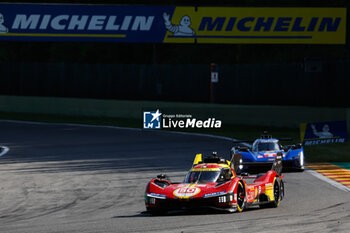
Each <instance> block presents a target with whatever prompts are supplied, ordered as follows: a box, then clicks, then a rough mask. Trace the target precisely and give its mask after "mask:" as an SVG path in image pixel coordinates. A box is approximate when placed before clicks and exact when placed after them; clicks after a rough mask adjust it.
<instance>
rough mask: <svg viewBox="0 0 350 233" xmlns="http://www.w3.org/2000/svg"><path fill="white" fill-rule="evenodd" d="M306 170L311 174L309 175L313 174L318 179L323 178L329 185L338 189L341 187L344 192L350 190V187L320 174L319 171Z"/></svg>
mask: <svg viewBox="0 0 350 233" xmlns="http://www.w3.org/2000/svg"><path fill="white" fill-rule="evenodd" d="M306 172H307V173H309V174H311V175H313V176H315V177H316V178H318V179H320V180H323V181H324V182H326V183H328V184H331V185H333V186H335V187H337V188H338V189H341V190H343V191H345V192H350V188H348V187H346V186H345V185H342V184H341V183H338V182H336V181H334V180H332V179H330V178H328V177H326V176H323V175H321V174H320V173H318V172H316V171H314V170H311V169H310V170H306Z"/></svg>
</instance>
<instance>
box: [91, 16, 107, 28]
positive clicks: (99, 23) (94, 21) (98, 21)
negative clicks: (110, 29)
mask: <svg viewBox="0 0 350 233" xmlns="http://www.w3.org/2000/svg"><path fill="white" fill-rule="evenodd" d="M105 19H106V16H104V15H93V16H92V17H91V20H90V24H89V27H88V30H102V29H103V24H104V21H105Z"/></svg>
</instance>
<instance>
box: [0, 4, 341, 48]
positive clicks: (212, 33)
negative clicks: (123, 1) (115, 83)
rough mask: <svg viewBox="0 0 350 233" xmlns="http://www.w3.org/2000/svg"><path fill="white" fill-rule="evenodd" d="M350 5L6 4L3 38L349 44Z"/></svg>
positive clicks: (0, 28) (0, 16)
mask: <svg viewBox="0 0 350 233" xmlns="http://www.w3.org/2000/svg"><path fill="white" fill-rule="evenodd" d="M345 35H346V8H277V7H276V8H275V7H274V8H272V7H271V8H264V7H260V8H257V7H255V8H254V7H197V8H196V7H172V6H128V5H124V6H118V5H56V4H0V40H7V41H9V40H16V41H111V42H127V43H239V44H245V43H255V44H345Z"/></svg>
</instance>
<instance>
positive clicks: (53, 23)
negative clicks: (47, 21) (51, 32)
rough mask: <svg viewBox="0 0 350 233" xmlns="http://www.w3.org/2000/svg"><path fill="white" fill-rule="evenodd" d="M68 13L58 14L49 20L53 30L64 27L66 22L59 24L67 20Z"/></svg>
mask: <svg viewBox="0 0 350 233" xmlns="http://www.w3.org/2000/svg"><path fill="white" fill-rule="evenodd" d="M68 19H69V15H58V16H56V17H55V18H53V19H52V21H51V27H52V28H53V29H55V30H64V29H66V26H67V25H66V24H61V22H62V21H68Z"/></svg>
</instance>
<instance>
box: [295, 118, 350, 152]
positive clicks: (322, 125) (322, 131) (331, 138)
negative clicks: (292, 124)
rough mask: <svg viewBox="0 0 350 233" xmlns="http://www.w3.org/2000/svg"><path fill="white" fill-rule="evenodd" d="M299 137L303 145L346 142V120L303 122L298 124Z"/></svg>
mask: <svg viewBox="0 0 350 233" xmlns="http://www.w3.org/2000/svg"><path fill="white" fill-rule="evenodd" d="M300 137H301V140H302V143H303V145H305V146H310V145H317V144H326V143H343V142H347V141H348V132H347V126H346V121H327V122H312V123H303V124H301V125H300Z"/></svg>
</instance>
